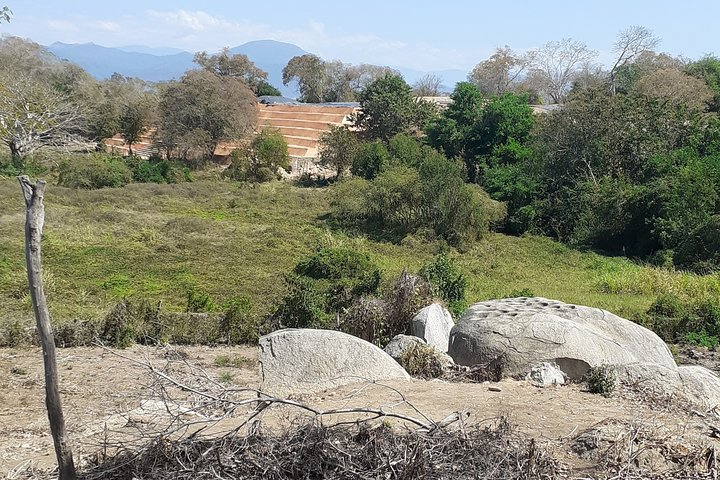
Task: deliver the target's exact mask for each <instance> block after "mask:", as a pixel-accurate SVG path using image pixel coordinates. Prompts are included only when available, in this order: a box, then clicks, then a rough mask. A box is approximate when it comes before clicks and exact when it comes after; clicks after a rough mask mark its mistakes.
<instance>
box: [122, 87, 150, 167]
mask: <svg viewBox="0 0 720 480" xmlns="http://www.w3.org/2000/svg"><path fill="white" fill-rule="evenodd" d="M151 119H152V107H151V106H150V104H149V102H148V101H147V100H146V99H141V100H139V101H136V102H132V103H127V104H125V105H124V106H123V110H122V113H121V114H120V118H119V119H118V126H119V128H120V133H121V134H122V136H123V138H124V139H125V143H127V144H128V153H129V154H130V155H132V154H133V151H132V146H133V144H134V143H135V142H137V141H138V140H140V137H142V136H143V135H144V134H145V132H147V129H148V128H149V127H150V125H151Z"/></svg>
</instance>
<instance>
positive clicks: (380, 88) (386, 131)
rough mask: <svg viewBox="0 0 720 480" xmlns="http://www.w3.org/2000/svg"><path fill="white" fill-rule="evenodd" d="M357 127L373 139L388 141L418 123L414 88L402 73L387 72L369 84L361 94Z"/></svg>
mask: <svg viewBox="0 0 720 480" xmlns="http://www.w3.org/2000/svg"><path fill="white" fill-rule="evenodd" d="M358 100H359V101H360V113H359V114H358V116H357V122H356V123H357V126H358V127H359V128H360V129H361V131H362V132H363V133H364V134H365V135H366V136H367V137H368V138H369V139H380V140H383V141H388V140H389V139H390V138H391V137H393V136H394V135H396V134H398V133H404V132H410V131H411V130H412V128H413V127H417V126H421V125H417V123H416V121H415V120H416V110H417V107H416V103H415V101H414V99H413V96H412V89H411V88H410V86H409V85H408V84H407V83H406V82H405V80H404V79H403V77H402V76H400V75H396V74H386V75H385V76H382V77H380V78H378V79H377V80H375V81H374V82H372V83H370V84H369V85H368V86H367V87H365V88H364V89H363V90H362V92H360V95H359V97H358Z"/></svg>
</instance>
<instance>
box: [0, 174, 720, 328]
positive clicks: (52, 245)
mask: <svg viewBox="0 0 720 480" xmlns="http://www.w3.org/2000/svg"><path fill="white" fill-rule="evenodd" d="M331 192H332V188H324V189H315V188H300V187H296V186H292V185H289V184H285V183H270V184H265V185H258V186H256V187H253V186H249V185H243V184H238V183H229V182H217V181H198V182H195V183H185V184H177V185H157V184H131V185H128V186H126V187H124V188H121V189H101V190H94V191H85V190H71V189H66V188H61V187H57V186H55V185H50V186H49V188H48V192H47V196H46V204H47V221H46V227H45V232H44V246H43V248H44V252H43V253H44V258H43V261H44V267H45V272H44V274H45V278H46V289H47V293H48V297H49V304H50V309H51V312H52V314H53V317H54V319H55V321H56V322H58V323H63V322H66V321H68V320H71V319H91V320H98V319H100V318H102V317H103V316H104V315H105V313H106V312H107V311H108V310H109V309H110V308H111V307H112V306H113V305H114V304H115V303H117V302H118V301H119V300H121V299H122V298H124V297H130V298H148V299H153V300H162V301H163V304H164V306H165V307H167V308H169V309H171V310H183V309H184V307H185V305H186V301H187V292H188V290H189V289H191V288H192V289H195V290H197V291H202V292H207V293H208V294H209V295H210V296H211V297H212V298H214V299H216V300H217V301H223V300H227V299H230V298H233V297H235V298H237V297H243V296H246V297H247V298H248V299H249V300H250V303H251V304H252V306H253V311H254V312H256V313H257V314H259V315H262V314H266V313H268V312H270V311H271V309H272V306H273V304H274V303H275V302H277V300H278V299H279V298H280V296H281V295H282V294H283V291H284V283H283V276H284V274H285V273H287V272H289V271H290V269H291V268H292V267H293V266H294V265H295V263H296V262H297V261H298V259H299V258H301V257H302V256H304V255H307V254H309V253H310V252H312V251H313V250H314V249H315V248H316V247H317V246H318V245H320V244H346V245H349V246H351V247H352V248H354V249H358V250H361V251H366V252H368V253H369V254H370V255H371V256H372V257H373V258H374V259H375V260H376V261H377V262H378V264H379V265H380V266H381V268H382V271H383V278H384V282H385V283H389V282H390V281H392V279H393V278H394V277H396V276H397V275H398V274H399V273H400V272H401V271H402V270H403V269H404V268H408V269H409V270H410V271H417V270H418V269H419V268H420V266H421V265H422V264H423V262H425V261H427V260H429V259H431V258H432V257H433V255H434V253H435V252H436V248H437V247H436V245H435V244H427V243H423V242H422V241H420V240H415V239H412V238H407V239H406V240H405V241H404V242H403V243H402V244H400V245H397V244H391V243H385V242H376V241H372V240H369V239H365V238H348V237H346V236H344V235H343V234H342V233H340V232H336V231H332V230H330V229H329V227H328V224H327V223H326V222H325V221H324V220H323V219H324V218H325V217H326V216H327V214H328V212H329V199H330V195H331ZM22 212H23V205H22V201H21V197H20V192H19V189H18V186H17V184H16V182H15V181H13V180H10V179H5V180H0V303H1V304H2V305H3V314H2V317H0V332H2V331H3V330H4V331H5V332H9V330H8V328H10V327H11V326H12V325H15V326H18V325H28V326H29V325H31V324H32V316H31V315H32V314H31V310H30V300H29V297H28V295H27V290H26V278H25V274H24V256H23V214H22ZM454 255H455V256H456V257H457V259H458V261H459V264H460V266H461V268H462V270H463V272H464V273H465V274H466V276H467V277H468V300H469V301H470V302H475V301H479V300H484V299H489V298H497V297H504V296H508V295H511V294H512V293H513V292H517V291H520V290H523V289H525V290H530V291H531V292H532V293H533V294H535V295H540V296H545V297H549V298H556V299H559V300H563V301H566V302H572V303H580V304H586V305H591V306H597V307H602V308H606V309H608V310H610V311H613V312H616V313H618V314H621V315H626V316H629V317H632V316H633V315H636V314H638V313H640V312H642V311H644V310H646V309H647V307H648V306H649V304H650V303H651V302H652V301H653V300H654V299H655V297H656V296H657V294H659V293H663V292H664V291H667V290H673V291H681V290H682V289H689V290H690V289H694V290H697V289H699V288H701V287H702V288H704V287H703V286H704V285H705V283H707V282H705V281H704V280H703V279H702V277H694V276H691V275H684V274H672V273H669V272H665V271H661V270H656V269H651V268H646V267H640V266H636V265H634V264H632V263H631V262H629V261H628V260H625V259H621V258H608V257H603V256H600V255H598V254H595V253H589V252H588V253H586V252H579V251H576V250H572V249H570V248H568V247H566V246H563V245H561V244H558V243H556V242H553V241H551V240H548V239H546V238H540V237H532V236H527V237H511V236H506V235H502V234H497V233H496V234H490V235H489V236H487V237H486V238H485V240H483V241H481V242H480V243H478V244H476V245H475V246H474V247H472V248H471V249H470V250H469V251H467V252H464V253H458V252H455V253H454ZM708 281H709V279H708ZM0 337H2V336H1V335H0Z"/></svg>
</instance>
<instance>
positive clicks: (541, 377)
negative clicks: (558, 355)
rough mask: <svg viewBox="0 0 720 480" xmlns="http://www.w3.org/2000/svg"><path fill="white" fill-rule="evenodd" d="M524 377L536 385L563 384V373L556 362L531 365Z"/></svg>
mask: <svg viewBox="0 0 720 480" xmlns="http://www.w3.org/2000/svg"><path fill="white" fill-rule="evenodd" d="M525 379H526V380H528V381H529V382H531V383H532V384H533V385H535V386H536V387H550V386H553V385H565V374H564V373H563V371H562V370H560V367H558V366H557V364H555V363H550V362H543V363H539V364H537V365H534V366H533V367H531V368H530V372H528V374H527V376H526V377H525Z"/></svg>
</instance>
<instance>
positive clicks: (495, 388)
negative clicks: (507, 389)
mask: <svg viewBox="0 0 720 480" xmlns="http://www.w3.org/2000/svg"><path fill="white" fill-rule="evenodd" d="M488 390H489V391H491V392H502V388H500V387H495V386H493V387H488Z"/></svg>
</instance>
